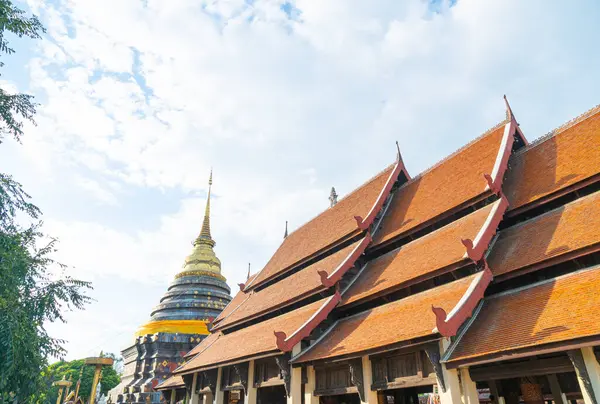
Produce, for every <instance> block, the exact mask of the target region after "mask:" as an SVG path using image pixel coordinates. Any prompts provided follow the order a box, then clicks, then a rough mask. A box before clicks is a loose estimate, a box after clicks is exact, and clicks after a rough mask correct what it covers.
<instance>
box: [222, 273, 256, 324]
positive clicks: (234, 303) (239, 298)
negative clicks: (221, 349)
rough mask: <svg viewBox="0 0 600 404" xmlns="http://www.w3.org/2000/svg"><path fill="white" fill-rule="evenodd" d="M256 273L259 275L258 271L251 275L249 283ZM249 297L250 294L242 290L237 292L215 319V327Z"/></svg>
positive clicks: (247, 282)
mask: <svg viewBox="0 0 600 404" xmlns="http://www.w3.org/2000/svg"><path fill="white" fill-rule="evenodd" d="M256 275H258V273H256V274H252V275H250V277H249V278H248V280H247V281H246V284H249V283H250V282H252V281H253V280H254V278H255V277H256ZM247 298H248V295H247V294H245V293H243V292H241V291H239V292H238V293H236V294H235V296H234V297H233V299H231V301H230V302H229V304H228V305H227V306H225V308H224V309H223V311H222V312H221V313H220V314H219V315H218V316H217V318H215V320H214V321H213V327H216V326H217V325H218V324H219V323H220V322H221V320H223V319H224V318H225V317H227V316H229V315H230V314H231V312H232V311H233V310H235V309H236V308H237V307H238V306H239V305H240V304H242V303H243V302H244V300H246V299H247Z"/></svg>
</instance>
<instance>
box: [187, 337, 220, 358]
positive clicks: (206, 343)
mask: <svg viewBox="0 0 600 404" xmlns="http://www.w3.org/2000/svg"><path fill="white" fill-rule="evenodd" d="M217 335H218V334H217V333H210V334H208V335H207V336H206V337H205V338H204V339H203V340H202V341H201V342H200V343H199V344H198V345H196V346H195V347H194V349H192V350H191V351H189V352H188V353H187V354H185V358H186V359H189V358H191V357H193V356H195V355H196V354H198V353H199V352H202V351H203V350H204V349H205V348H206V347H207V346H210V345H211V344H212V343H213V342H215V340H216V338H217Z"/></svg>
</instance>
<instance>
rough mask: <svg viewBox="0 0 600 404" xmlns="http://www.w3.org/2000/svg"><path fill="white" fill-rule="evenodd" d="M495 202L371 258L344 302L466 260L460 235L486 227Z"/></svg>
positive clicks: (415, 279)
mask: <svg viewBox="0 0 600 404" xmlns="http://www.w3.org/2000/svg"><path fill="white" fill-rule="evenodd" d="M492 207H493V205H492V204H490V205H487V206H486V207H484V208H482V209H479V210H477V211H475V212H473V213H471V214H469V215H467V216H465V217H463V218H461V219H459V220H457V221H455V222H452V223H450V224H448V225H446V226H444V227H442V228H441V229H438V230H436V231H434V232H432V233H429V234H428V235H426V236H424V237H421V238H418V239H417V240H415V241H413V242H410V243H408V244H406V245H404V246H402V247H400V248H399V249H396V250H393V251H391V252H389V253H387V254H385V255H383V256H381V257H378V258H376V259H375V260H373V261H371V262H370V263H369V264H368V265H367V267H366V268H365V269H364V270H363V271H362V273H361V274H360V277H359V278H358V279H357V281H356V282H355V283H354V284H353V285H352V286H350V288H349V289H348V290H347V291H346V292H345V293H344V299H343V302H342V304H349V303H352V302H355V301H358V300H361V299H364V298H366V297H368V296H372V295H376V294H380V293H385V291H386V290H392V289H393V288H397V287H400V286H403V285H408V284H409V283H411V281H412V282H416V281H421V280H425V279H427V278H430V277H433V276H436V275H439V274H440V272H439V271H438V270H440V269H443V268H446V267H449V266H451V265H453V264H458V263H460V262H464V263H466V262H467V261H468V257H466V256H465V246H464V245H463V244H462V243H461V239H466V238H468V239H473V238H475V236H476V235H477V233H478V232H479V230H480V229H481V228H482V227H483V224H484V222H485V220H486V218H487V217H488V215H489V213H490V211H491V210H492Z"/></svg>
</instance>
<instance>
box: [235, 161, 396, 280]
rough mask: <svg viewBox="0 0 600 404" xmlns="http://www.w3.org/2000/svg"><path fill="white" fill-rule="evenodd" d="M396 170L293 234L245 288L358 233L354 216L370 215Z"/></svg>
mask: <svg viewBox="0 0 600 404" xmlns="http://www.w3.org/2000/svg"><path fill="white" fill-rule="evenodd" d="M394 167H395V165H393V164H392V165H390V166H389V167H388V168H386V169H385V170H384V171H382V172H381V173H379V174H378V175H376V176H375V177H374V178H372V179H371V180H369V181H368V182H367V183H365V184H364V185H362V186H361V187H359V188H358V189H356V190H355V191H353V192H351V193H350V194H349V195H347V196H346V197H345V198H343V199H341V200H340V201H339V202H338V203H337V204H336V205H335V206H333V207H331V208H329V209H327V210H326V211H324V212H323V213H321V214H320V215H318V216H317V217H315V218H314V219H312V220H311V221H309V222H308V223H306V224H304V225H303V226H301V227H300V228H298V229H297V230H295V231H294V232H292V233H291V234H290V235H289V236H288V237H286V238H285V239H284V241H283V243H282V244H281V246H280V247H279V248H278V249H277V251H276V252H275V254H274V255H273V256H272V257H271V259H270V260H269V262H267V265H266V266H265V267H264V268H263V270H262V271H260V272H259V273H258V275H257V276H256V278H255V279H254V281H253V282H252V284H250V285H246V288H248V287H249V286H250V287H254V286H257V285H259V284H261V283H262V282H264V281H266V280H267V279H270V278H272V277H273V276H275V275H277V274H279V273H282V272H283V271H285V270H286V269H288V268H289V267H291V266H292V265H294V264H297V263H299V262H301V261H303V260H305V259H306V258H308V257H311V256H314V255H316V254H317V253H318V252H320V251H322V250H323V249H325V248H327V247H329V246H331V245H333V244H334V243H336V242H338V241H340V240H341V239H343V238H345V237H349V236H351V235H357V234H359V233H360V232H361V230H360V228H358V226H357V223H356V219H355V218H354V216H362V217H365V216H367V215H368V213H369V211H370V210H371V208H372V207H373V205H374V204H375V202H376V201H377V198H378V196H379V194H380V193H381V191H382V189H383V188H384V186H385V185H386V183H387V181H388V178H389V176H390V174H391V173H392V172H393V170H394Z"/></svg>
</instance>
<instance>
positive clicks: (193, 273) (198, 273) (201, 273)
mask: <svg viewBox="0 0 600 404" xmlns="http://www.w3.org/2000/svg"><path fill="white" fill-rule="evenodd" d="M184 276H212V277H213V278H217V279H220V280H222V281H224V282H225V281H226V279H225V277H224V276H223V275H221V274H218V273H216V272H210V271H184V272H180V273H178V274H177V275H175V279H179V278H183V277H184Z"/></svg>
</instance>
